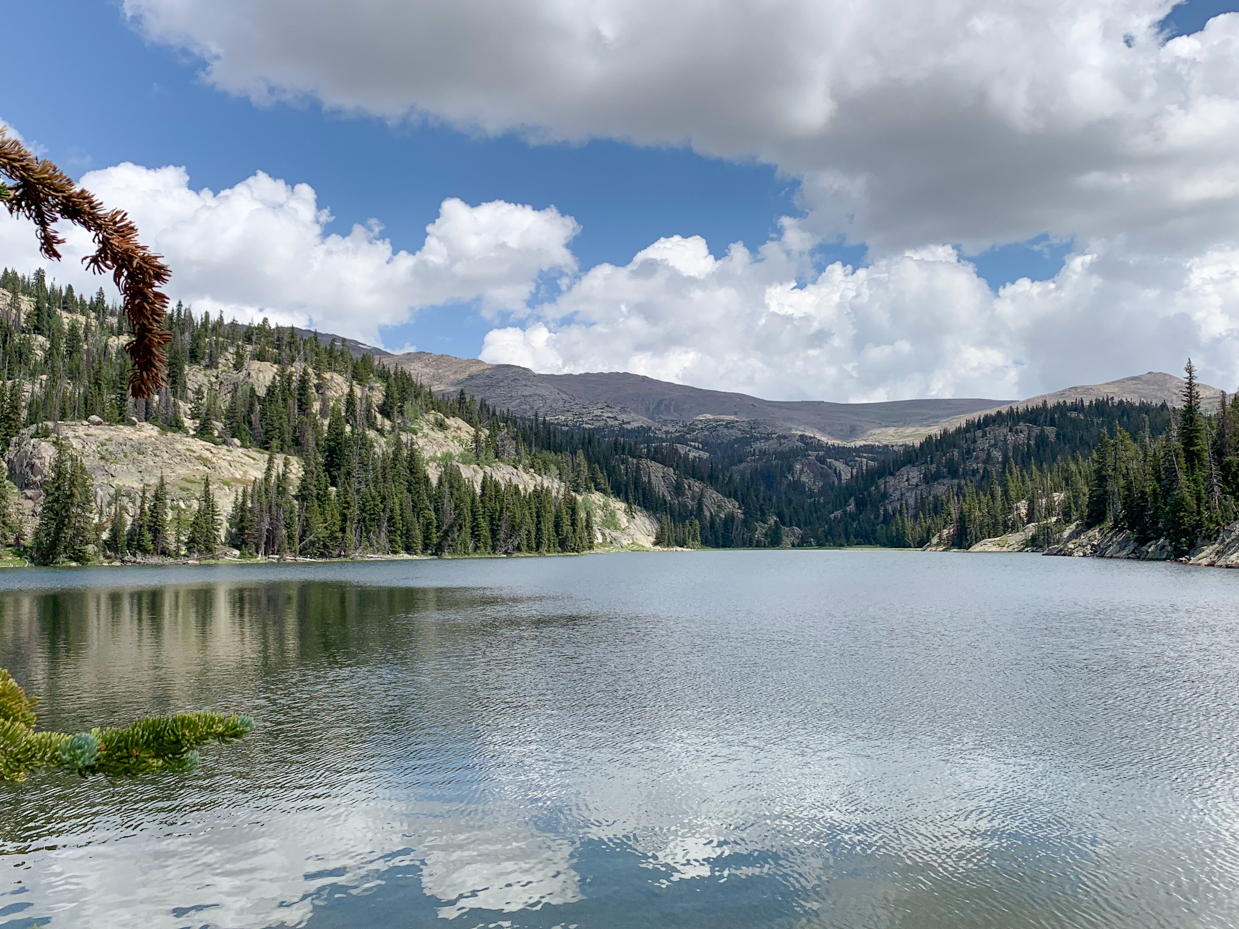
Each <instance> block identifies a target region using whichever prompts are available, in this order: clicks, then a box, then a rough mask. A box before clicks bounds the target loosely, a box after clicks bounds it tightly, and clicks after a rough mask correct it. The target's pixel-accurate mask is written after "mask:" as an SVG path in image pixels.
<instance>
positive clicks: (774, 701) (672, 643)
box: [0, 552, 1239, 929]
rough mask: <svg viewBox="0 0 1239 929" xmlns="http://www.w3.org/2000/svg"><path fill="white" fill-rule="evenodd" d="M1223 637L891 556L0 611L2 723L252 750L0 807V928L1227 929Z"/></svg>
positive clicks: (210, 585)
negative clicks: (176, 726) (192, 724)
mask: <svg viewBox="0 0 1239 929" xmlns="http://www.w3.org/2000/svg"><path fill="white" fill-rule="evenodd" d="M1237 607H1239V572H1233V573H1232V572H1226V571H1221V570H1210V569H1192V568H1187V567H1184V566H1179V565H1154V564H1135V563H1122V562H1115V563H1108V562H1101V561H1092V560H1082V559H1056V558H1040V557H1035V556H1003V555H993V556H962V555H945V554H920V553H895V552H717V553H696V554H652V555H607V556H589V557H582V558H553V559H520V560H490V561H448V562H434V561H426V562H404V563H376V564H366V565H340V566H326V567H325V566H287V567H283V566H269V567H254V568H241V567H237V568H169V569H133V570H122V569H99V570H86V571H10V572H4V573H0V666H4V667H8V668H9V669H10V670H12V671H13V672H14V674H15V675H16V676H17V678H18V679H19V680H20V681H21V682H22V683H23V684H25V685H27V686H28V687H29V689H31V690H32V691H34V692H37V693H38V694H40V695H41V697H42V700H43V702H42V704H41V707H40V710H41V714H42V715H41V719H40V722H41V724H42V725H46V726H47V727H49V728H56V729H64V730H71V731H75V730H78V729H82V728H87V727H89V726H91V725H100V724H109V723H123V722H126V721H128V720H129V719H131V718H133V717H135V716H138V715H143V714H145V713H150V712H157V711H170V710H180V709H207V708H216V709H225V710H239V711H244V712H250V713H252V714H254V715H255V716H256V717H257V718H258V720H259V726H258V729H257V730H256V731H255V733H254V734H253V735H252V736H251V737H250V738H248V739H246V740H245V741H244V742H242V743H239V744H237V745H232V746H223V747H214V748H210V749H207V750H205V751H204V752H203V766H202V768H201V769H200V770H199V771H198V772H197V773H195V774H193V775H190V776H187V777H176V776H160V777H150V778H145V779H141V780H138V781H128V782H120V783H109V782H107V781H103V780H98V779H96V780H91V781H80V780H76V779H73V778H71V777H68V776H65V775H61V774H42V775H39V776H36V777H33V778H31V779H30V780H29V781H28V782H26V783H25V784H23V785H0V927H4V929H16V927H22V929H26V927H31V926H51V927H57V929H62V927H63V929H68V927H91V929H95V927H113V926H115V927H126V929H129V927H144V929H145V927H154V929H162V927H168V929H172V927H178V929H179V927H202V926H210V927H228V929H235V927H247V929H248V927H255V929H257V927H271V926H307V927H311V929H323V927H402V926H460V927H474V926H512V927H555V926H561V927H564V929H567V927H571V926H576V927H579V929H593V927H617V929H628V927H649V926H667V927H745V929H748V927H776V926H777V927H849V929H851V927H875V929H877V927H882V929H886V927H915V929H947V927H951V929H969V927H1092V926H1096V927H1103V926H1104V927H1175V929H1181V927H1224V926H1226V927H1230V926H1234V925H1236V924H1239V751H1237V745H1239V648H1237V645H1239V608H1237ZM444 919H447V920H450V922H443V921H442V920H444Z"/></svg>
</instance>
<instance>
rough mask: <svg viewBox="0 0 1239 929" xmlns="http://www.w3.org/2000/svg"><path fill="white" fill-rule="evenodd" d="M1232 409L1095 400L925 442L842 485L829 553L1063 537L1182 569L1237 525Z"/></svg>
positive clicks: (1191, 381) (1238, 424) (986, 420)
mask: <svg viewBox="0 0 1239 929" xmlns="http://www.w3.org/2000/svg"><path fill="white" fill-rule="evenodd" d="M1237 430H1239V406H1237V405H1236V402H1235V401H1231V400H1228V399H1227V398H1226V397H1225V396H1224V395H1223V396H1222V397H1221V398H1220V403H1219V407H1218V410H1217V412H1216V413H1214V414H1206V413H1205V412H1204V410H1203V409H1202V406H1201V398H1200V392H1199V390H1198V389H1197V386H1196V378H1195V372H1194V370H1193V369H1192V366H1191V364H1190V362H1189V364H1188V366H1187V383H1186V386H1185V388H1184V397H1183V403H1182V406H1181V407H1180V408H1179V409H1177V410H1171V409H1170V408H1168V407H1167V406H1166V405H1165V404H1160V405H1156V406H1154V405H1152V404H1147V403H1141V404H1136V403H1130V402H1127V401H1119V402H1116V401H1111V400H1098V401H1093V402H1090V403H1087V404H1086V403H1067V404H1056V405H1053V406H1050V405H1048V404H1043V405H1042V406H1039V407H1033V408H1030V409H1020V410H1013V411H1005V412H1002V413H996V414H991V415H988V416H985V417H982V418H981V419H979V420H977V421H975V422H971V423H968V424H967V425H965V426H961V427H959V428H957V429H954V430H952V431H950V432H947V433H944V434H943V435H940V436H935V437H933V438H930V439H926V440H925V441H923V442H921V443H920V444H919V445H917V446H916V447H914V448H910V449H907V450H905V451H904V452H902V453H901V454H899V455H897V456H895V457H894V458H892V459H890V460H889V461H886V462H883V463H881V464H879V465H877V466H875V467H874V468H872V469H870V470H868V471H866V472H864V473H863V474H860V475H858V476H857V477H855V478H853V479H852V480H851V481H848V482H847V483H845V484H843V485H841V486H840V487H839V488H837V490H836V491H835V492H834V493H833V494H832V495H831V505H833V506H835V507H836V510H835V512H834V514H833V516H832V518H831V531H830V534H829V539H830V541H831V542H834V543H836V544H874V545H890V546H915V547H920V546H924V545H926V544H930V543H936V544H937V545H939V546H944V547H945V546H950V547H956V548H970V547H972V546H974V545H976V544H977V543H979V542H981V541H982V540H985V539H993V538H995V537H998V536H1003V535H1004V534H1009V533H1019V532H1021V531H1022V532H1023V536H1022V537H1021V539H1020V540H1019V541H1020V543H1021V545H1022V546H1023V547H1029V548H1040V549H1046V548H1050V547H1052V546H1054V545H1055V544H1056V543H1058V542H1060V541H1061V540H1062V539H1063V537H1064V536H1065V535H1066V534H1067V533H1068V532H1070V531H1072V530H1076V531H1078V530H1082V529H1091V528H1094V527H1101V528H1103V529H1110V530H1122V531H1125V532H1129V533H1131V537H1132V539H1133V541H1134V543H1135V544H1136V545H1149V544H1150V543H1154V542H1158V541H1163V542H1164V544H1165V546H1166V549H1167V552H1168V553H1169V554H1172V555H1175V556H1182V555H1186V554H1187V553H1188V552H1189V551H1191V550H1192V549H1193V548H1194V547H1195V546H1197V545H1198V544H1200V543H1201V542H1204V541H1208V540H1210V539H1212V538H1214V537H1216V535H1217V534H1218V532H1219V531H1220V530H1221V529H1222V527H1224V526H1225V525H1227V524H1228V523H1230V522H1232V521H1234V520H1235V518H1236V515H1237V512H1239V511H1237V507H1236V501H1237V500H1239V440H1237Z"/></svg>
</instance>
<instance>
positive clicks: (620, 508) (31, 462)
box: [4, 363, 712, 548]
mask: <svg viewBox="0 0 1239 929" xmlns="http://www.w3.org/2000/svg"><path fill="white" fill-rule="evenodd" d="M254 364H259V363H254ZM247 373H248V375H249V376H253V375H254V374H255V373H257V374H258V375H259V377H258V378H257V380H259V381H261V380H262V377H261V374H262V373H263V372H262V369H261V367H259V368H257V369H254V370H250V371H248V372H247ZM243 376H245V374H244V373H243ZM262 386H263V389H265V387H266V385H265V384H263V385H262ZM191 422H192V421H191ZM376 438H377V436H376ZM409 441H411V442H412V443H413V444H415V445H416V446H417V447H418V449H419V450H420V451H421V453H422V455H423V456H424V457H425V459H426V462H427V466H426V467H427V471H428V472H429V474H430V476H431V477H432V479H435V480H437V479H438V477H439V475H440V474H441V473H442V470H443V469H444V468H445V467H447V466H448V465H449V464H454V465H455V466H456V467H458V468H459V469H460V471H461V473H462V475H463V476H464V477H465V479H466V480H469V481H471V482H472V483H473V485H474V486H475V487H480V486H481V484H482V477H483V475H489V476H490V477H491V478H492V479H494V480H496V481H498V482H499V483H501V484H512V485H515V486H517V487H519V488H520V489H521V490H523V491H525V492H529V491H531V490H533V489H534V488H536V487H549V488H550V489H552V490H553V491H554V492H555V493H556V494H557V495H558V494H560V493H563V492H564V491H566V490H567V487H566V485H564V484H563V483H562V482H561V481H559V480H557V479H556V478H553V477H549V476H547V475H542V474H536V473H534V472H533V471H529V470H526V469H523V468H517V467H513V466H512V465H508V464H503V463H493V464H487V465H476V464H467V463H462V462H461V461H459V460H458V459H460V458H463V457H465V456H466V455H467V454H468V453H469V452H470V450H471V449H472V448H473V445H474V430H473V428H472V427H471V426H470V425H469V424H468V423H466V422H464V421H463V420H460V419H456V418H454V417H438V418H437V419H436V418H434V417H428V418H427V420H426V421H425V422H424V423H423V424H422V425H421V427H420V428H419V430H418V432H417V433H416V434H415V435H413V436H411V437H410V438H409ZM58 442H64V443H65V444H66V445H67V446H69V447H70V448H72V449H73V450H74V451H75V452H76V453H77V454H79V455H81V457H82V460H83V463H84V464H85V465H86V469H87V471H88V472H89V473H90V476H91V480H92V482H93V484H94V497H95V505H96V506H97V507H98V508H100V510H101V511H103V510H104V509H106V508H107V507H110V506H111V503H112V501H113V499H119V500H120V501H121V503H122V505H123V506H124V508H125V509H126V510H127V511H128V513H129V516H130V518H132V516H133V515H134V514H135V513H136V511H137V505H138V499H139V496H140V494H141V492H142V489H143V488H153V487H154V486H155V484H156V483H157V482H158V481H159V480H160V478H163V480H164V481H165V483H166V484H167V487H168V496H169V501H170V503H171V505H172V506H173V507H174V508H175V507H182V508H185V509H187V510H189V509H192V508H193V507H194V506H195V504H196V501H197V499H198V497H199V495H200V494H201V492H202V485H203V482H204V480H205V479H206V478H207V477H210V479H211V486H212V488H213V489H214V493H215V498H216V502H217V504H218V505H219V508H220V511H221V512H223V513H227V512H228V510H229V509H230V508H231V506H232V503H233V501H234V500H235V498H236V497H237V495H238V494H240V492H241V489H242V488H244V487H249V486H250V485H251V484H253V482H254V481H256V480H258V479H259V478H261V477H262V475H263V473H264V472H265V471H266V468H267V464H268V457H269V456H268V455H267V454H266V453H265V452H262V451H258V450H255V449H250V448H241V447H238V445H237V444H236V443H233V444H229V443H221V444H216V443H213V442H208V441H205V440H202V439H198V438H194V437H192V436H189V435H186V434H184V433H181V432H173V431H168V430H164V429H160V428H159V427H157V426H155V425H152V424H150V423H137V424H131V425H110V424H104V423H103V422H101V421H99V420H96V421H94V422H58V423H41V424H38V425H35V426H30V427H27V428H26V429H25V430H23V431H22V432H21V433H20V434H19V435H18V436H17V437H16V438H14V439H13V441H12V442H11V443H10V445H9V448H8V450H7V451H6V453H5V455H4V463H5V466H6V471H7V475H8V479H9V481H10V482H11V483H12V484H13V485H14V486H15V487H16V488H17V490H18V491H19V493H20V496H19V501H18V504H17V505H18V508H19V510H20V512H19V513H18V514H16V515H17V516H18V519H19V520H20V522H21V523H22V524H23V527H24V529H23V533H22V534H23V536H24V537H26V538H29V536H30V533H31V532H32V530H33V525H34V523H35V521H36V520H37V517H38V511H39V506H40V504H41V502H42V499H43V484H44V481H45V480H46V479H47V477H48V475H49V474H50V473H51V468H52V463H53V461H54V460H55V456H56V445H57V443H58ZM275 465H276V467H277V468H283V467H285V466H286V467H287V468H288V473H289V474H290V476H292V477H293V478H294V480H298V479H300V476H301V461H300V459H298V458H297V457H295V456H291V455H276V456H275ZM711 493H712V491H711ZM578 496H579V497H581V499H582V501H583V503H584V505H585V506H586V507H587V508H588V509H589V510H590V511H591V513H592V514H593V517H594V524H595V527H596V530H595V534H596V541H597V544H598V545H600V546H603V547H612V548H651V547H652V546H653V544H654V534H655V532H657V529H658V523H657V521H656V520H655V519H654V518H653V517H652V516H651V515H650V514H649V513H647V512H646V511H644V510H642V509H640V508H639V507H628V506H625V505H624V504H623V503H621V502H620V501H617V500H615V499H614V498H612V497H610V496H607V495H605V494H602V493H598V492H589V493H585V494H579V495H578Z"/></svg>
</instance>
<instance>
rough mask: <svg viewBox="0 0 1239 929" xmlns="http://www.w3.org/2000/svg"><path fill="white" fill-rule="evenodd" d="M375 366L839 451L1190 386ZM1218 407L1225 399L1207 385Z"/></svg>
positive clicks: (581, 416)
mask: <svg viewBox="0 0 1239 929" xmlns="http://www.w3.org/2000/svg"><path fill="white" fill-rule="evenodd" d="M375 360H376V362H378V363H380V364H385V365H391V366H394V367H399V368H402V369H404V370H406V371H408V372H409V373H410V374H412V375H413V376H414V377H415V378H417V379H418V380H420V381H422V382H423V383H425V384H427V386H429V387H431V388H432V389H433V390H435V391H436V392H438V393H449V392H450V393H455V392H457V391H460V390H464V391H465V392H466V393H468V394H472V395H474V396H476V397H479V398H480V399H484V400H486V402H487V403H489V404H491V405H492V406H494V407H496V408H498V409H507V410H510V411H511V412H513V413H515V414H517V415H523V416H533V415H534V414H537V415H538V416H539V417H541V418H544V419H548V420H550V421H552V422H556V423H559V424H563V425H573V426H582V427H593V428H620V429H625V428H626V429H652V430H655V431H659V432H663V433H667V434H670V435H677V434H684V433H686V431H688V430H689V429H690V428H692V427H694V426H700V425H702V424H703V421H705V422H709V421H716V422H718V423H720V424H725V423H727V422H735V423H758V424H762V425H763V426H764V427H765V430H766V431H768V432H770V433H771V434H792V435H795V434H800V435H806V436H811V437H813V438H816V439H819V440H821V441H824V442H828V443H832V444H840V445H906V444H908V443H911V442H917V441H919V440H921V439H923V438H925V437H926V436H928V435H932V434H934V433H936V432H941V431H942V430H944V429H950V428H953V427H954V426H957V425H960V424H962V423H964V422H966V421H967V420H969V419H972V418H975V417H977V416H981V415H984V414H986V413H990V412H994V411H997V410H1004V409H1012V408H1025V407H1028V406H1033V405H1039V404H1041V403H1043V402H1045V403H1050V404H1054V403H1058V402H1063V401H1074V400H1084V401H1089V400H1099V399H1105V398H1113V399H1119V400H1133V401H1137V402H1140V401H1147V402H1151V403H1162V402H1165V403H1168V404H1169V405H1171V406H1174V405H1176V404H1177V402H1178V399H1179V397H1180V396H1181V394H1182V389H1183V383H1184V382H1183V380H1182V379H1181V378H1178V377H1176V376H1174V375H1172V374H1166V373H1164V372H1156V371H1150V372H1148V373H1147V374H1141V375H1135V376H1131V377H1125V378H1120V379H1118V380H1114V381H1108V382H1105V383H1102V384H1084V385H1077V386H1074V387H1068V388H1064V389H1063V390H1058V391H1054V392H1051V393H1047V394H1041V395H1038V396H1036V397H1030V398H1028V399H1025V400H1005V399H1004V400H998V399H985V398H942V399H939V398H929V399H919V400H891V401H884V402H875V403H835V402H831V401H827V400H765V399H762V398H760V397H753V396H750V395H748V394H743V393H739V392H732V391H721V390H711V389H708V388H701V387H691V386H688V385H684V384H675V383H672V382H669V381H660V380H658V379H656V378H651V377H647V376H645V375H640V374H629V373H625V372H589V373H582V374H538V373H537V372H535V371H532V370H531V369H529V368H525V367H521V366H519V365H508V364H500V365H495V364H490V363H488V362H485V361H482V360H480V359H476V358H474V359H468V358H458V357H456V356H454V355H440V354H435V353H432V352H407V353H404V354H399V355H397V354H391V353H388V352H380V353H379V354H377V355H376V356H375ZM1200 387H1201V395H1202V399H1204V400H1205V402H1206V404H1207V405H1208V406H1216V405H1217V400H1218V397H1220V396H1221V393H1222V391H1220V390H1218V389H1217V388H1215V387H1211V386H1209V385H1206V384H1202V385H1200Z"/></svg>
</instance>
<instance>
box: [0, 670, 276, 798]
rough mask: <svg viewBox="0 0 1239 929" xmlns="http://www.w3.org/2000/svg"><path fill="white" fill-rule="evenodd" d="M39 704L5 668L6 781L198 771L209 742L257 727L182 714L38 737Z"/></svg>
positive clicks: (0, 703) (1, 763)
mask: <svg viewBox="0 0 1239 929" xmlns="http://www.w3.org/2000/svg"><path fill="white" fill-rule="evenodd" d="M35 704H36V700H35V698H33V697H28V696H27V695H26V693H25V691H24V690H22V688H21V687H20V686H19V685H18V683H17V682H16V681H15V680H13V678H12V677H11V676H10V675H9V672H8V671H6V670H5V669H3V668H0V781H21V780H25V778H26V776H27V775H28V774H30V773H31V772H33V771H36V770H38V769H39V768H48V767H58V768H60V769H62V770H64V771H67V772H69V773H72V774H78V775H81V776H82V777H87V776H89V775H92V774H102V775H105V776H107V777H125V776H133V775H137V774H153V773H157V772H161V771H174V772H186V771H192V770H193V769H194V768H195V767H197V765H198V761H199V758H198V752H197V751H196V749H198V748H199V747H201V746H203V745H206V744H207V743H209V742H221V743H226V742H233V741H236V740H237V739H241V738H244V737H245V736H247V735H249V733H250V732H251V731H253V728H254V720H253V719H251V718H250V717H248V716H238V715H236V714H233V715H231V716H225V715H223V714H222V713H178V714H176V715H175V716H153V717H149V718H147V719H140V720H138V721H137V722H134V723H131V724H130V725H128V726H124V727H122V728H106V729H92V730H91V731H90V732H79V733H77V734H76V735H69V734H67V733H62V732H35V731H34V726H35V723H36V718H35V714H34V707H35Z"/></svg>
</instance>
